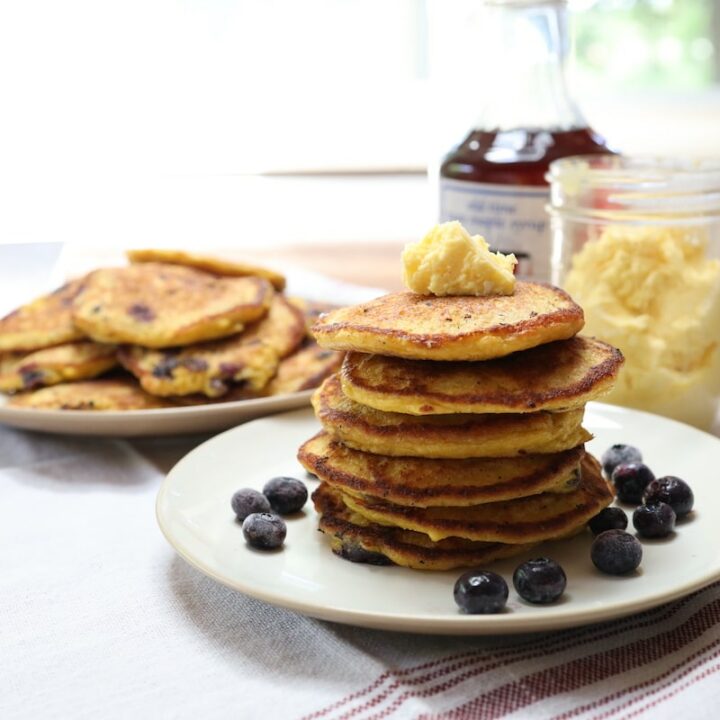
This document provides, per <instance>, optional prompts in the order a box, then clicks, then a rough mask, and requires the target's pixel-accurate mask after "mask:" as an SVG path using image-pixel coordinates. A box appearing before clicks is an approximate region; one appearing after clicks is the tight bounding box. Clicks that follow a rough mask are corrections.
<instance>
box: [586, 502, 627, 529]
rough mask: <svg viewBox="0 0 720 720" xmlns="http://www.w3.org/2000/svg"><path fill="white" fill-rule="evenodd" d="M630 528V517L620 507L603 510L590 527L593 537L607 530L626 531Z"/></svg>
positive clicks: (591, 522) (593, 519) (590, 523)
mask: <svg viewBox="0 0 720 720" xmlns="http://www.w3.org/2000/svg"><path fill="white" fill-rule="evenodd" d="M627 526H628V517H627V515H626V514H625V511H624V510H623V509H622V508H619V507H606V508H603V509H602V510H601V511H600V512H599V513H598V514H597V515H596V516H595V517H594V518H592V520H590V522H589V523H588V527H589V528H590V531H591V532H592V534H593V535H599V534H600V533H601V532H605V531H606V530H624V529H625V528H626V527H627Z"/></svg>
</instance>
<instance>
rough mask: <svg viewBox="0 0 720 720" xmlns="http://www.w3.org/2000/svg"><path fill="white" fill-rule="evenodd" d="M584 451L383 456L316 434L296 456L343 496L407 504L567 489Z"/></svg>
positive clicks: (464, 502) (468, 502) (458, 502)
mask: <svg viewBox="0 0 720 720" xmlns="http://www.w3.org/2000/svg"><path fill="white" fill-rule="evenodd" d="M584 452H585V451H584V449H583V447H582V446H581V447H578V448H574V449H573V450H566V451H565V452H562V453H556V454H553V455H526V456H524V457H519V458H475V459H467V460H437V459H435V460H433V459H427V458H411V457H384V456H382V455H372V454H371V453H365V452H361V451H360V450H353V449H352V448H349V447H347V446H345V445H343V444H342V443H340V442H337V441H336V440H333V439H332V438H331V437H330V436H329V435H328V434H327V433H325V432H320V433H318V434H317V435H316V436H315V437H313V438H311V439H310V440H308V441H307V442H306V443H304V444H303V445H302V446H301V447H300V450H299V451H298V460H299V461H300V463H301V464H302V466H303V467H304V468H305V469H306V470H308V472H311V473H312V474H313V475H317V477H318V478H319V479H320V480H322V481H324V482H326V483H327V484H328V485H331V486H332V487H333V488H336V489H337V490H339V491H341V492H343V493H344V494H348V495H357V496H360V497H363V496H367V497H370V498H378V499H380V500H385V501H386V502H389V503H393V504H394V505H410V506H412V507H464V506H472V505H481V504H483V503H494V502H498V501H500V500H512V499H515V498H519V497H526V496H529V495H536V494H538V493H542V492H560V493H562V492H570V491H571V490H574V489H575V487H576V486H577V484H578V482H579V480H580V461H581V459H582V457H583V454H584Z"/></svg>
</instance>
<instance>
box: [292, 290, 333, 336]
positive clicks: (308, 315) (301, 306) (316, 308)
mask: <svg viewBox="0 0 720 720" xmlns="http://www.w3.org/2000/svg"><path fill="white" fill-rule="evenodd" d="M288 300H289V301H290V302H291V303H292V304H293V305H294V306H295V307H296V308H298V310H300V311H301V312H302V314H303V315H304V316H305V321H306V323H307V334H308V337H312V336H313V335H312V326H313V325H314V324H315V323H316V322H317V320H318V318H319V317H320V316H321V315H324V314H325V313H329V312H331V311H332V310H337V309H338V308H340V307H341V306H340V305H333V304H332V303H326V302H318V301H316V300H306V299H305V298H299V297H291V298H288Z"/></svg>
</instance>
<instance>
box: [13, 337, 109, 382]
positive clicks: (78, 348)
mask: <svg viewBox="0 0 720 720" xmlns="http://www.w3.org/2000/svg"><path fill="white" fill-rule="evenodd" d="M116 365H117V358H116V348H115V346H114V345H101V344H99V343H95V342H92V341H89V340H84V341H82V340H81V341H79V342H74V343H66V344H65V345H56V346H55V347H51V348H46V349H44V350H35V351H34V352H30V353H26V352H15V353H0V390H1V391H3V392H17V391H19V390H32V389H34V388H37V387H42V386H44V385H56V384H58V383H61V382H67V381H71V380H84V379H87V378H94V377H97V376H98V375H102V373H104V372H106V371H108V370H110V369H111V368H113V367H115V366H116Z"/></svg>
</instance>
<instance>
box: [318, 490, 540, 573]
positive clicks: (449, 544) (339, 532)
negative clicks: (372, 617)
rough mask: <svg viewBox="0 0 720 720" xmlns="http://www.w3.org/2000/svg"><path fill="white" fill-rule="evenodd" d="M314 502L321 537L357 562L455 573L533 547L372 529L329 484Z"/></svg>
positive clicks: (336, 552)
mask: <svg viewBox="0 0 720 720" xmlns="http://www.w3.org/2000/svg"><path fill="white" fill-rule="evenodd" d="M312 500H313V503H314V505H315V509H316V510H317V512H318V513H319V515H320V520H319V528H320V531H321V532H323V533H325V534H326V535H328V536H329V537H330V545H331V548H332V551H333V552H334V553H335V554H336V555H340V556H341V557H344V558H345V559H347V560H351V561H352V562H363V563H370V564H373V565H390V564H393V563H394V564H396V565H402V566H403V567H408V568H413V569H416V570H452V569H454V568H461V567H472V566H479V565H485V564H487V563H490V562H492V561H493V560H500V559H501V558H506V557H511V556H513V555H519V554H520V553H523V552H525V551H527V550H530V548H532V547H533V546H532V545H531V544H525V545H521V544H516V545H504V544H501V543H483V542H473V541H470V540H462V539H460V538H447V539H445V540H440V541H439V542H432V541H431V540H430V538H429V537H428V536H427V535H425V534H423V533H417V532H412V531H411V530H401V529H400V528H394V527H386V526H382V525H376V524H373V523H369V522H368V521H367V520H366V519H365V518H364V517H363V516H362V515H359V514H357V513H354V512H353V511H352V510H350V509H349V508H348V507H347V506H346V505H345V503H344V502H343V500H342V496H341V495H340V494H339V493H337V492H336V491H335V490H333V489H332V488H331V487H329V486H328V485H327V484H325V483H322V484H321V485H320V487H318V488H317V490H315V492H314V493H313V495H312Z"/></svg>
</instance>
